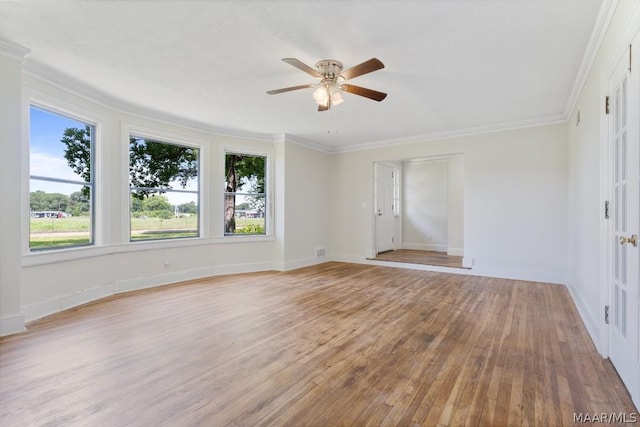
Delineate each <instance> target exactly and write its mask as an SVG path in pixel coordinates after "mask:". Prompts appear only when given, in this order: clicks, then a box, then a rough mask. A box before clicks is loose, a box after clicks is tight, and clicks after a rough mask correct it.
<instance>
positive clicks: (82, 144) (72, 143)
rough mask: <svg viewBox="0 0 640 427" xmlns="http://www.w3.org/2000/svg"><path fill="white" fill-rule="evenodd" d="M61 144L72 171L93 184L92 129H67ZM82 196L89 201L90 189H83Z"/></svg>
mask: <svg viewBox="0 0 640 427" xmlns="http://www.w3.org/2000/svg"><path fill="white" fill-rule="evenodd" d="M60 142H62V143H63V144H64V145H65V146H66V148H65V150H64V158H65V159H67V163H68V164H69V167H70V168H71V170H73V172H75V173H76V174H77V175H79V176H80V177H81V178H82V179H84V180H85V182H91V127H89V126H85V128H84V129H78V128H66V129H65V130H64V134H63V135H62V139H61V140H60ZM82 194H83V195H85V196H86V197H87V199H88V198H89V195H90V190H89V187H83V188H82Z"/></svg>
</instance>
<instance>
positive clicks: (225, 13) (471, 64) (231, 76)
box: [0, 0, 602, 150]
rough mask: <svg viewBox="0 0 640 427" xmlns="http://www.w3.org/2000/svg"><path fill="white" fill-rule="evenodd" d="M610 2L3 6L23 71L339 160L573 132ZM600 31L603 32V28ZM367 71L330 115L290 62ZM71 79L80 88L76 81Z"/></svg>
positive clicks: (356, 0)
mask: <svg viewBox="0 0 640 427" xmlns="http://www.w3.org/2000/svg"><path fill="white" fill-rule="evenodd" d="M601 5H602V0H426V1H418V0H411V1H399V0H380V1H376V0H373V1H372V0H344V1H338V0H333V1H320V0H298V1H280V0H229V1H227V0H213V1H169V0H161V1H143V0H139V1H135V0H134V1H113V0H112V1H110V0H86V1H81V0H56V1H51V0H27V1H21V0H16V1H0V40H6V41H9V42H13V43H17V44H20V45H22V46H25V47H27V48H29V49H31V53H30V55H29V56H28V57H27V59H26V61H25V65H24V66H25V69H26V70H27V71H31V72H33V73H39V74H42V73H44V72H46V73H47V74H48V75H49V76H50V78H51V79H53V80H55V77H54V76H66V77H65V79H67V78H70V79H71V80H72V81H76V83H75V84H76V87H77V88H84V89H89V90H93V91H94V92H95V91H98V92H99V93H100V96H101V97H107V98H108V99H110V100H112V101H114V102H115V101H116V100H117V102H119V103H120V105H123V104H122V103H125V104H128V106H129V107H134V108H138V107H142V108H150V109H153V110H156V111H160V112H163V113H166V114H168V115H171V116H176V117H179V118H181V119H186V120H188V121H190V122H196V123H201V124H204V125H207V126H209V127H213V128H219V129H226V130H228V131H230V132H232V133H233V132H242V133H244V132H249V133H256V134H283V133H287V134H290V135H294V136H296V137H298V138H299V139H302V140H306V141H311V142H315V143H318V144H322V145H324V146H326V147H327V149H330V150H340V149H344V148H345V147H347V146H353V145H356V144H364V143H370V142H377V141H386V140H395V139H403V138H409V137H413V136H417V135H433V134H440V133H451V132H458V131H463V130H470V129H482V128H485V129H486V128H495V127H502V126H515V125H521V124H530V123H537V122H548V121H553V120H562V119H564V118H566V114H567V108H568V107H569V103H570V102H571V99H570V98H571V95H572V90H573V89H574V84H575V82H576V79H577V77H578V75H579V71H580V67H581V63H582V62H583V58H584V57H585V53H587V46H588V45H589V40H590V37H591V35H592V32H594V26H595V25H596V22H597V18H598V13H599V11H600V8H601ZM596 30H597V29H596ZM285 57H295V58H298V59H299V60H301V61H303V62H305V63H307V64H309V65H311V66H313V65H314V64H315V63H316V62H317V61H318V60H320V59H328V58H331V59H337V60H339V61H341V62H342V63H343V64H344V66H345V69H346V68H350V67H351V66H353V65H356V64H358V63H360V62H363V61H365V60H367V59H369V58H371V57H377V58H379V59H380V60H381V61H382V62H384V64H385V66H386V68H384V69H383V70H380V71H376V72H374V73H371V74H367V75H364V76H360V77H357V78H355V79H353V80H352V81H351V82H353V83H354V84H356V85H359V86H365V87H368V88H371V89H376V90H379V91H382V92H387V93H388V94H389V95H388V97H387V98H386V99H385V100H384V101H382V102H380V103H378V102H375V101H371V100H369V99H366V98H362V97H359V96H356V95H352V94H346V95H345V102H344V103H343V104H341V105H339V106H336V107H334V108H332V109H331V110H329V111H326V112H318V111H317V110H316V105H315V104H314V102H313V99H312V96H311V93H312V89H305V90H299V91H294V92H288V93H283V94H279V95H267V94H266V93H265V92H266V91H267V90H270V89H277V88H281V87H286V86H293V85H300V84H306V83H313V82H314V78H313V77H311V76H310V75H308V74H305V73H304V72H302V71H300V70H298V69H296V68H294V67H292V66H290V65H288V64H286V63H284V62H282V61H281V58H285ZM67 81H68V80H67Z"/></svg>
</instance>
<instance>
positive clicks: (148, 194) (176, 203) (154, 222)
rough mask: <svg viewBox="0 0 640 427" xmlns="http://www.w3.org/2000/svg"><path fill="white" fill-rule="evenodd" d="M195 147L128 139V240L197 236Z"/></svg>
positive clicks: (134, 138) (197, 187)
mask: <svg viewBox="0 0 640 427" xmlns="http://www.w3.org/2000/svg"><path fill="white" fill-rule="evenodd" d="M198 157H199V150H198V149H197V148H192V147H185V146H181V145H177V144H171V143H166V142H162V141H155V140H150V139H145V138H142V137H137V136H131V137H130V140H129V183H130V194H131V197H130V199H131V200H130V207H131V209H130V213H131V220H130V223H131V224H130V228H131V240H132V241H139V240H150V239H175V238H182V237H198V236H199V228H198V224H199V222H198V213H199V211H198V209H199V208H198V199H199V181H198V166H199V165H198Z"/></svg>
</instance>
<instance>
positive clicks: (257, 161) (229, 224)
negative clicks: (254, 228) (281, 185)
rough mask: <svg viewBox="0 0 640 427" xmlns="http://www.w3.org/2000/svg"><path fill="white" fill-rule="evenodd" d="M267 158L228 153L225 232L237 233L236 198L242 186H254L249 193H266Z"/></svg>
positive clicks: (226, 164) (226, 162)
mask: <svg viewBox="0 0 640 427" xmlns="http://www.w3.org/2000/svg"><path fill="white" fill-rule="evenodd" d="M265 165H266V158H265V157H262V156H250V155H245V154H232V153H228V154H227V156H226V158H225V176H226V181H225V191H226V193H227V194H226V195H225V198H224V232H225V233H235V232H236V220H235V214H236V196H235V194H230V193H236V192H237V191H238V188H239V187H240V186H244V185H246V184H248V183H250V182H253V183H254V184H253V185H251V186H250V187H251V188H247V192H252V193H264V185H265Z"/></svg>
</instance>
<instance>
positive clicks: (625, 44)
mask: <svg viewBox="0 0 640 427" xmlns="http://www.w3.org/2000/svg"><path fill="white" fill-rule="evenodd" d="M628 22H629V25H628V26H627V28H626V30H625V31H624V34H623V36H622V37H621V38H620V39H619V41H618V44H617V45H616V47H615V49H614V50H613V51H612V52H611V54H610V55H609V57H608V59H607V61H606V62H605V63H606V64H607V65H606V66H605V67H603V71H602V72H601V73H600V99H601V100H602V102H601V103H600V189H599V190H600V191H599V192H600V195H601V197H600V200H601V203H600V218H601V220H600V278H599V282H600V286H599V288H600V295H599V302H600V304H599V309H600V312H599V313H597V314H596V315H597V318H596V324H597V325H599V328H598V330H599V332H600V333H599V334H598V335H599V339H598V342H595V345H596V348H597V349H598V351H599V353H600V354H601V355H602V357H604V358H608V357H609V327H610V325H611V323H609V324H607V323H606V322H605V316H604V313H605V309H606V307H611V305H612V303H613V301H612V294H613V289H612V283H610V280H609V279H610V277H611V276H610V273H611V270H610V269H611V265H610V259H609V254H610V253H611V250H612V247H611V244H612V243H611V239H610V236H612V235H613V223H612V221H610V220H607V219H604V218H605V202H606V201H609V204H610V205H611V201H612V200H613V199H612V197H613V192H612V188H611V184H612V182H613V167H612V161H613V159H612V158H611V154H612V152H613V147H612V146H611V144H612V141H611V138H610V130H611V129H610V127H609V125H610V118H609V115H607V114H606V105H605V102H604V101H605V99H606V97H607V96H610V95H611V94H610V90H609V78H610V77H611V76H612V75H613V74H614V72H615V70H616V68H617V66H618V64H619V63H620V60H621V58H622V56H623V55H624V54H625V52H626V50H627V49H628V48H629V46H630V45H631V43H632V41H633V40H634V38H635V37H636V36H637V35H640V6H637V7H636V8H635V10H634V13H633V16H632V17H631V18H630V19H629V21H628ZM633 50H634V51H638V49H637V47H636V48H635V49H633ZM634 53H635V52H634ZM635 56H636V58H634V57H632V59H633V61H634V64H633V66H634V67H636V69H639V68H640V62H638V60H637V55H635Z"/></svg>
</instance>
